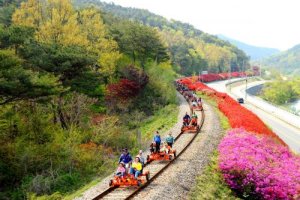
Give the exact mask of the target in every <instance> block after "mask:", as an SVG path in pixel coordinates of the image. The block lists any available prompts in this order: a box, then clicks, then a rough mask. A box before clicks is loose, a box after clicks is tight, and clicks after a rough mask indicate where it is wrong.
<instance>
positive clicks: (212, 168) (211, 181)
mask: <svg viewBox="0 0 300 200" xmlns="http://www.w3.org/2000/svg"><path fill="white" fill-rule="evenodd" d="M199 94H200V95H201V97H202V99H204V100H205V102H206V103H208V104H209V105H211V106H212V107H213V108H214V111H215V112H216V113H217V114H218V116H219V120H220V123H221V127H222V128H223V130H224V131H226V130H228V129H230V125H229V122H228V119H227V117H226V116H225V115H224V114H223V113H222V112H220V111H219V109H218V105H217V102H216V101H215V100H213V99H212V98H210V97H208V96H205V95H203V94H202V93H199ZM189 198H190V199H192V200H198V199H199V200H200V199H201V200H202V199H211V200H214V199H224V200H225V199H226V200H235V199H239V198H237V197H236V196H235V194H234V193H233V192H232V190H231V189H230V188H229V187H228V186H227V185H226V183H225V182H224V180H223V178H222V174H221V172H220V170H219V167H218V152H217V150H216V151H215V152H214V153H213V155H212V157H211V161H210V163H209V165H208V166H207V167H206V168H205V170H204V171H203V173H202V175H200V176H198V177H197V180H196V186H195V187H194V188H193V189H192V191H191V193H190V196H189Z"/></svg>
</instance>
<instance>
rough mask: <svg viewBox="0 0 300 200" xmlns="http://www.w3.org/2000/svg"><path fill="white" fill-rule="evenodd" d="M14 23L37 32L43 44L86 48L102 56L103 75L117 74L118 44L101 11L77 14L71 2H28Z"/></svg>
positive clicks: (93, 10) (59, 0) (99, 57)
mask: <svg viewBox="0 0 300 200" xmlns="http://www.w3.org/2000/svg"><path fill="white" fill-rule="evenodd" d="M12 20H13V23H14V24H17V25H24V26H29V27H33V28H35V30H36V32H35V36H36V39H37V40H38V41H39V42H42V43H57V44H61V45H65V46H69V45H79V46H82V47H84V48H85V49H86V50H87V51H88V52H89V53H93V54H94V55H96V56H98V63H99V65H100V71H101V73H102V74H104V75H105V76H109V77H111V76H112V75H113V74H114V72H115V66H116V63H117V61H118V60H119V58H120V57H121V55H120V53H119V51H118V45H117V43H116V42H115V41H114V40H113V39H111V38H109V37H108V34H107V28H106V26H105V25H104V24H103V21H102V18H101V15H100V13H99V11H98V10H96V9H94V8H88V9H84V10H82V11H80V12H76V11H75V10H74V9H73V6H72V4H71V1H70V0H63V1H62V0H28V1H27V2H23V3H22V4H21V6H20V8H19V9H17V10H16V11H15V13H14V14H13V18H12Z"/></svg>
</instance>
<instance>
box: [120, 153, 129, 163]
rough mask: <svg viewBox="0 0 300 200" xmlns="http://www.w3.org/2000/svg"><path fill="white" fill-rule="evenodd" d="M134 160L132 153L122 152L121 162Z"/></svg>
mask: <svg viewBox="0 0 300 200" xmlns="http://www.w3.org/2000/svg"><path fill="white" fill-rule="evenodd" d="M131 161H132V158H131V155H130V153H127V154H123V153H122V154H121V156H120V159H119V163H120V162H124V163H125V164H127V163H130V162H131Z"/></svg>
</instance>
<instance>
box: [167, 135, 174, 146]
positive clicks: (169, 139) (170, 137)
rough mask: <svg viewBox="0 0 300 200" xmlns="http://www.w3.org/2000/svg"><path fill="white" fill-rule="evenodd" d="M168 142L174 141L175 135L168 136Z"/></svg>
mask: <svg viewBox="0 0 300 200" xmlns="http://www.w3.org/2000/svg"><path fill="white" fill-rule="evenodd" d="M166 142H167V143H172V144H173V143H174V137H173V136H168V137H167V138H166Z"/></svg>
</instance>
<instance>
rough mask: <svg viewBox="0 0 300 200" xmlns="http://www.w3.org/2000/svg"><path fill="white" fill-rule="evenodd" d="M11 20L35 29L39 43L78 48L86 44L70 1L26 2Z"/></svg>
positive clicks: (46, 0) (38, 0) (30, 0)
mask: <svg viewBox="0 0 300 200" xmlns="http://www.w3.org/2000/svg"><path fill="white" fill-rule="evenodd" d="M12 20H13V22H14V23H15V24H18V25H24V26H30V27H33V28H35V29H36V39H37V40H38V41H39V42H45V43H59V44H62V45H80V46H85V45H87V43H88V41H87V38H86V36H85V35H84V34H82V33H81V32H80V27H79V25H78V22H77V13H76V12H75V11H74V9H73V6H72V4H71V2H70V0H64V1H61V0H28V2H23V3H22V4H21V7H20V8H19V9H17V10H16V11H15V13H14V14H13V18H12Z"/></svg>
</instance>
